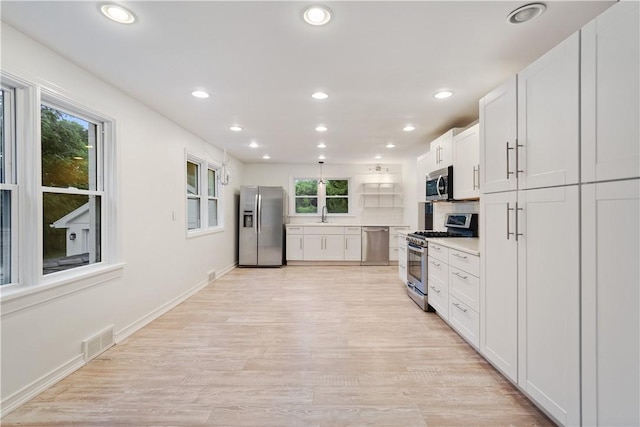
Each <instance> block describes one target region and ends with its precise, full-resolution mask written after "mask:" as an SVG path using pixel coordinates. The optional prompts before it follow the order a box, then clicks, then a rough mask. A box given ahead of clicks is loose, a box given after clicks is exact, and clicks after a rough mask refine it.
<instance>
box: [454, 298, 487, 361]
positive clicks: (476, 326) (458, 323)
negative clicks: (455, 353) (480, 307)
mask: <svg viewBox="0 0 640 427" xmlns="http://www.w3.org/2000/svg"><path fill="white" fill-rule="evenodd" d="M449 324H450V325H451V327H452V328H453V329H455V330H456V331H457V332H458V333H459V334H460V335H461V336H462V337H463V338H465V339H466V340H467V341H468V342H469V343H470V344H471V345H472V346H473V347H475V348H478V346H479V345H480V337H479V335H480V315H479V314H478V312H477V311H475V310H474V309H472V308H471V307H470V306H468V305H466V304H465V303H463V302H462V301H460V300H459V299H457V298H456V297H454V296H452V295H451V294H449Z"/></svg>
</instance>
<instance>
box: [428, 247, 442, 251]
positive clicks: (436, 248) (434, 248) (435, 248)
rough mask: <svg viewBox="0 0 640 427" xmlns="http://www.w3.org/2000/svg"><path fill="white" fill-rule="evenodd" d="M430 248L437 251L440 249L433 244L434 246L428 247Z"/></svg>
mask: <svg viewBox="0 0 640 427" xmlns="http://www.w3.org/2000/svg"><path fill="white" fill-rule="evenodd" d="M430 249H433V250H436V251H439V250H440V248H439V247H438V246H434V247H432V248H430Z"/></svg>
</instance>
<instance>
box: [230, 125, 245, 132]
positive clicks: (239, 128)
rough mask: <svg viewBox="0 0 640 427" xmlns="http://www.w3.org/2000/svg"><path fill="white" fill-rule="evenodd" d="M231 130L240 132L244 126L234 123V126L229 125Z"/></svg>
mask: <svg viewBox="0 0 640 427" xmlns="http://www.w3.org/2000/svg"><path fill="white" fill-rule="evenodd" d="M229 130H232V131H234V132H240V131H241V130H242V128H241V127H240V126H238V125H233V126H229Z"/></svg>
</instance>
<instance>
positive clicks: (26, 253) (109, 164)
mask: <svg viewBox="0 0 640 427" xmlns="http://www.w3.org/2000/svg"><path fill="white" fill-rule="evenodd" d="M0 80H1V83H2V85H3V86H5V87H9V88H12V89H13V90H14V96H15V99H14V107H15V114H14V120H13V121H14V123H15V151H14V168H13V174H14V177H15V184H14V185H15V188H16V191H14V193H15V195H14V197H13V199H14V200H16V203H15V204H13V206H12V210H13V212H14V213H15V214H14V216H13V219H14V222H12V233H13V234H14V236H15V239H14V241H15V242H16V244H15V245H14V246H13V248H14V249H15V254H16V256H15V257H14V258H13V259H12V261H15V268H14V274H15V276H14V277H13V280H12V283H11V284H5V285H2V286H0V301H1V302H2V304H3V309H4V313H11V312H15V311H18V310H21V309H22V308H24V307H28V306H30V305H31V304H35V303H40V302H44V301H49V300H51V299H54V298H57V297H59V296H62V295H68V294H71V293H74V292H77V291H79V290H82V289H86V288H88V287H92V286H95V285H98V284H101V283H104V282H105V280H109V278H115V277H118V276H119V275H120V274H121V271H122V269H123V268H124V265H125V264H124V263H123V261H122V250H121V249H122V248H121V241H122V240H121V230H120V229H119V227H118V222H119V221H118V217H119V213H118V210H117V205H118V200H119V192H118V183H119V178H120V177H119V168H118V162H117V159H118V156H117V153H118V146H117V145H118V140H117V138H116V120H115V119H114V118H113V117H109V116H108V115H106V114H104V113H102V112H99V111H96V110H93V109H91V108H89V107H87V106H85V105H84V104H81V103H79V102H77V101H75V100H74V99H73V98H70V97H68V96H65V95H64V94H63V93H61V91H60V90H59V89H56V90H54V89H51V88H49V87H48V86H47V84H48V82H46V81H43V80H40V79H37V78H35V79H31V80H29V79H25V78H21V77H19V76H16V75H15V74H11V73H8V72H6V71H3V70H0ZM42 103H45V104H48V105H52V106H54V107H55V108H58V109H60V110H64V111H66V112H69V113H70V114H72V115H74V116H79V117H82V118H86V119H89V121H91V122H94V123H95V122H99V123H102V135H101V136H102V143H103V145H102V152H101V156H102V157H101V158H100V160H99V162H100V166H101V168H102V171H101V183H102V185H103V188H102V190H103V191H104V193H105V196H104V197H103V199H102V200H101V237H100V239H101V262H99V263H94V264H88V265H83V266H79V267H77V268H72V269H68V270H64V271H60V272H56V273H51V274H47V275H44V274H43V242H42V239H43V230H42V227H43V224H42V220H43V214H42V210H43V198H42V194H43V192H42V161H41V116H40V114H41V110H40V108H41V104H42ZM5 185H6V184H5ZM18 213H19V216H18Z"/></svg>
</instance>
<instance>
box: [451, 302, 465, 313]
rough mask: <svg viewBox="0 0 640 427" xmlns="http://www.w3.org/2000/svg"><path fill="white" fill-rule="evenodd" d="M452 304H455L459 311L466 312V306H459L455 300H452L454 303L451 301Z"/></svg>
mask: <svg viewBox="0 0 640 427" xmlns="http://www.w3.org/2000/svg"><path fill="white" fill-rule="evenodd" d="M453 305H455V306H456V307H458V309H459V310H460V311H462V312H463V313H466V312H467V309H466V308H462V307H460V304H458V303H457V302H454V303H453Z"/></svg>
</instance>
